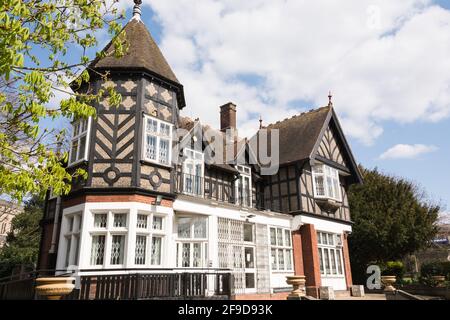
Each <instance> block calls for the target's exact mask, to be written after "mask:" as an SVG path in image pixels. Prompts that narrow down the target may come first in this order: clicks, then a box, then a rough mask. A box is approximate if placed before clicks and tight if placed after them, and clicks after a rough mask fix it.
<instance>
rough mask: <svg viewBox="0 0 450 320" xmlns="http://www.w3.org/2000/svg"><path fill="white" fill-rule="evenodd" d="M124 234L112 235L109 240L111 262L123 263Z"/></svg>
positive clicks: (114, 263) (115, 263)
mask: <svg viewBox="0 0 450 320" xmlns="http://www.w3.org/2000/svg"><path fill="white" fill-rule="evenodd" d="M124 244H125V236H123V235H113V236H112V241H111V262H110V263H111V264H113V265H118V264H123V256H124Z"/></svg>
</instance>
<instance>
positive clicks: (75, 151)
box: [69, 117, 91, 165]
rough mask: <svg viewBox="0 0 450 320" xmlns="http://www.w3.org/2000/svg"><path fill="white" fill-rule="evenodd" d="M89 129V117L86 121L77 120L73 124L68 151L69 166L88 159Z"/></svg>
mask: <svg viewBox="0 0 450 320" xmlns="http://www.w3.org/2000/svg"><path fill="white" fill-rule="evenodd" d="M90 127H91V118H90V117H89V118H87V119H79V120H77V121H75V122H74V123H73V134H72V140H71V143H70V151H69V165H73V164H76V163H78V162H81V161H83V160H87V159H88V144H89V143H88V141H89V140H88V139H89V131H90Z"/></svg>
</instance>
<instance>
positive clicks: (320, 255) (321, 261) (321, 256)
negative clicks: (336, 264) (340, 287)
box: [319, 248, 324, 274]
mask: <svg viewBox="0 0 450 320" xmlns="http://www.w3.org/2000/svg"><path fill="white" fill-rule="evenodd" d="M319 264H320V273H321V274H323V273H324V270H323V254H322V248H319Z"/></svg>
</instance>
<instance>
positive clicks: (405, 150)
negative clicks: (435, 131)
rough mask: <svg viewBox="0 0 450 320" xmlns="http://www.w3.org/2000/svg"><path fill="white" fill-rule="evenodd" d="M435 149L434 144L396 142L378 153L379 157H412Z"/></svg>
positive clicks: (384, 158) (383, 158)
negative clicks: (381, 152)
mask: <svg viewBox="0 0 450 320" xmlns="http://www.w3.org/2000/svg"><path fill="white" fill-rule="evenodd" d="M437 150H438V148H437V147H436V146H427V145H424V144H412V145H410V144H397V145H395V146H393V147H392V148H390V149H388V150H387V151H386V152H384V153H383V154H382V155H380V159H382V160H386V159H414V158H417V157H418V156H419V155H422V154H426V153H430V152H434V151H437Z"/></svg>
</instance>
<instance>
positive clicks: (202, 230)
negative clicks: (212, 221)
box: [194, 218, 206, 239]
mask: <svg viewBox="0 0 450 320" xmlns="http://www.w3.org/2000/svg"><path fill="white" fill-rule="evenodd" d="M194 238H196V239H205V238H206V218H197V219H194Z"/></svg>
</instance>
